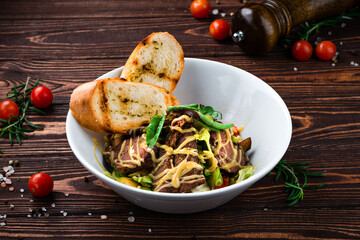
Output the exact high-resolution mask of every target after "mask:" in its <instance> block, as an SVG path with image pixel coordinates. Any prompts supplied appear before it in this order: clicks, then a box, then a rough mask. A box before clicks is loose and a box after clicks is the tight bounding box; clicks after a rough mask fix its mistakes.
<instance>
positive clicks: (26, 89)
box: [0, 77, 46, 154]
mask: <svg viewBox="0 0 360 240" xmlns="http://www.w3.org/2000/svg"><path fill="white" fill-rule="evenodd" d="M29 81H30V78H29V77H28V78H27V79H26V82H25V83H24V84H21V85H19V86H17V85H16V83H15V86H14V87H13V88H12V89H11V90H10V91H9V92H8V93H7V95H6V97H7V99H11V100H12V101H14V102H15V103H16V105H17V106H18V108H19V116H17V117H14V116H11V117H10V119H9V120H4V119H1V118H0V124H1V123H2V125H0V129H1V130H0V137H2V136H3V135H4V134H6V133H7V134H8V137H9V142H10V144H11V146H12V145H13V144H14V142H15V141H14V140H13V138H14V137H15V140H16V142H17V143H18V144H20V145H21V143H22V142H21V138H24V139H26V138H27V135H26V133H27V132H33V131H35V130H43V128H42V127H40V126H37V125H35V124H33V123H32V122H30V121H29V119H28V118H27V115H26V114H27V111H28V110H33V111H36V112H38V113H40V114H42V115H46V113H45V112H43V111H41V110H40V109H38V108H36V107H34V106H30V97H29V96H30V94H31V91H32V90H33V89H34V88H35V87H37V86H38V84H39V79H38V80H37V81H36V83H35V84H34V85H33V86H32V87H30V86H29ZM24 124H26V125H25V126H24ZM0 154H3V152H2V151H1V150H0Z"/></svg>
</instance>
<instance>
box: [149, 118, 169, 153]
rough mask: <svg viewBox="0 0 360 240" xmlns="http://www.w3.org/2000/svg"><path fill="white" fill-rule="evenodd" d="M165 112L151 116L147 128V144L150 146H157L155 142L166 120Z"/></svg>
mask: <svg viewBox="0 0 360 240" xmlns="http://www.w3.org/2000/svg"><path fill="white" fill-rule="evenodd" d="M165 118H166V116H165V114H163V115H162V116H159V115H155V116H153V117H152V118H151V120H150V124H149V126H148V127H147V128H146V144H147V145H148V146H149V147H153V146H155V143H156V142H157V140H158V138H159V136H160V133H161V129H162V127H163V125H164V122H165Z"/></svg>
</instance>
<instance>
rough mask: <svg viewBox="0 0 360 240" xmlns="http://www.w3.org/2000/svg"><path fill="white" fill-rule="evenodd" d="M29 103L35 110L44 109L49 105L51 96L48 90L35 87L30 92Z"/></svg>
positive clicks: (42, 87)
mask: <svg viewBox="0 0 360 240" xmlns="http://www.w3.org/2000/svg"><path fill="white" fill-rule="evenodd" d="M30 97H31V102H32V103H33V104H34V106H35V107H37V108H46V107H48V106H50V105H51V103H52V100H53V94H52V92H51V90H50V89H48V88H47V87H44V86H39V87H36V88H34V89H33V90H32V92H31V95H30Z"/></svg>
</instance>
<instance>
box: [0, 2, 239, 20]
mask: <svg viewBox="0 0 360 240" xmlns="http://www.w3.org/2000/svg"><path fill="white" fill-rule="evenodd" d="M209 3H210V4H211V6H212V7H213V8H216V9H219V10H220V11H221V12H225V13H227V14H230V13H231V12H234V11H235V10H236V9H237V8H238V7H240V6H241V5H242V4H241V3H240V1H233V0H221V1H219V3H220V4H216V1H215V0H209ZM190 4H191V1H167V0H157V1H153V2H151V4H150V5H149V2H147V1H126V0H112V1H106V2H104V1H99V0H90V1H86V4H85V3H84V2H82V1H69V0H60V1H54V0H52V1H39V0H36V1H31V2H29V1H26V0H25V1H24V0H22V1H16V2H14V1H9V0H4V1H1V2H0V14H1V16H2V18H5V19H71V18H91V19H94V18H141V17H142V18H150V17H163V18H168V17H173V16H176V17H186V16H188V15H189V14H190ZM34 6H36V8H34Z"/></svg>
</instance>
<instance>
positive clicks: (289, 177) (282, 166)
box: [273, 160, 326, 207]
mask: <svg viewBox="0 0 360 240" xmlns="http://www.w3.org/2000/svg"><path fill="white" fill-rule="evenodd" d="M308 168H309V163H307V162H302V163H288V162H286V161H284V160H280V162H279V163H278V165H276V167H275V168H274V169H273V170H275V171H277V173H276V175H275V182H277V181H278V180H279V178H280V176H281V175H282V176H283V177H284V178H285V182H284V187H285V192H287V193H288V194H289V195H288V197H287V198H286V201H288V202H289V203H288V204H287V206H288V207H291V206H292V205H294V204H296V203H298V202H299V201H300V200H302V199H303V198H304V190H305V189H308V190H311V189H319V188H322V187H324V186H325V185H326V183H323V184H320V185H311V186H306V185H307V183H308V178H309V177H325V175H324V174H321V173H310V172H307V171H305V170H307V169H308ZM300 176H301V177H302V179H303V182H302V184H301V183H300V180H299V178H300Z"/></svg>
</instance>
